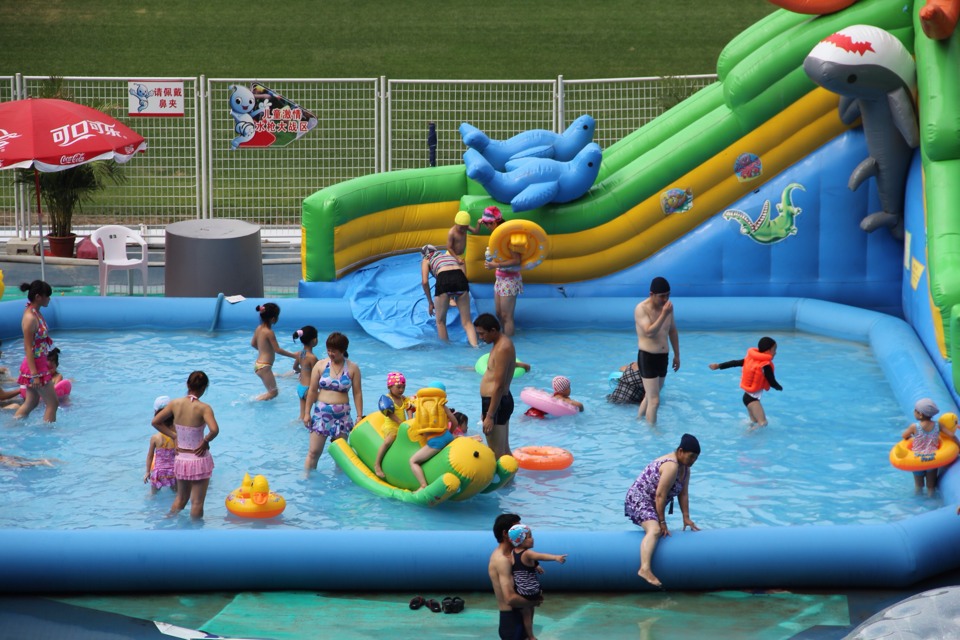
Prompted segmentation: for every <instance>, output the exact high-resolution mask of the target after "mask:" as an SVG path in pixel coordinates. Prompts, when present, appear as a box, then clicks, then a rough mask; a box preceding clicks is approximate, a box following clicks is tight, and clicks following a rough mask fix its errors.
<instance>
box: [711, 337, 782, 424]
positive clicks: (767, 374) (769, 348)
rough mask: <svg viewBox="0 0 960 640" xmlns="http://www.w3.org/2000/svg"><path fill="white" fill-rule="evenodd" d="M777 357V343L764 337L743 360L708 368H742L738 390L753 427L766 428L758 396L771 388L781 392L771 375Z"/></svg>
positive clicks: (715, 364)
mask: <svg viewBox="0 0 960 640" xmlns="http://www.w3.org/2000/svg"><path fill="white" fill-rule="evenodd" d="M775 355H777V342H776V340H774V339H773V338H769V337H767V336H764V337H762V338H760V341H759V342H758V343H757V348H756V349H754V348H753V347H750V349H748V350H747V356H746V357H745V358H744V359H743V360H729V361H727V362H721V363H719V364H718V363H716V362H713V363H711V364H710V365H709V366H710V368H711V369H712V370H714V371H716V370H717V369H729V368H730V367H743V373H742V374H741V375H740V388H741V389H743V406H745V407H746V408H747V413H748V414H749V415H750V422H751V424H752V425H753V426H754V427H765V426H767V414H766V413H765V412H764V410H763V405H761V404H760V396H762V395H763V392H764V391H767V390H769V389H770V387H773V388H774V389H776V390H777V391H783V387H782V386H780V383H779V382H777V379H776V377H774V375H773V356H775Z"/></svg>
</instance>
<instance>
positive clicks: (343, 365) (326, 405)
mask: <svg viewBox="0 0 960 640" xmlns="http://www.w3.org/2000/svg"><path fill="white" fill-rule="evenodd" d="M349 344H350V341H349V340H347V336H345V335H343V334H342V333H340V332H338V331H334V332H333V333H331V334H330V335H329V336H327V357H326V358H323V359H322V360H319V361H318V362H317V364H315V365H314V366H313V371H312V372H311V374H310V384H309V385H308V386H309V389H308V390H307V400H306V406H307V407H308V408H309V409H308V412H307V414H306V415H305V416H304V418H303V426H305V427H306V428H307V429H309V430H310V449H309V451H308V452H307V460H306V462H305V463H304V469H306V470H307V471H311V470H313V469H316V468H317V462H318V461H319V460H320V454H322V453H323V447H324V445H326V443H327V438H330V439H331V440H336V439H337V438H345V437H347V436H348V435H350V431H351V430H352V429H353V418H352V417H351V416H350V398H349V396H348V394H347V392H348V391H350V390H351V389H352V390H353V404H354V406H355V407H356V409H357V419H358V420H360V419H361V418H363V391H362V389H361V385H360V367H358V366H357V365H356V364H355V363H353V362H350V361H349V360H347V347H348V346H349Z"/></svg>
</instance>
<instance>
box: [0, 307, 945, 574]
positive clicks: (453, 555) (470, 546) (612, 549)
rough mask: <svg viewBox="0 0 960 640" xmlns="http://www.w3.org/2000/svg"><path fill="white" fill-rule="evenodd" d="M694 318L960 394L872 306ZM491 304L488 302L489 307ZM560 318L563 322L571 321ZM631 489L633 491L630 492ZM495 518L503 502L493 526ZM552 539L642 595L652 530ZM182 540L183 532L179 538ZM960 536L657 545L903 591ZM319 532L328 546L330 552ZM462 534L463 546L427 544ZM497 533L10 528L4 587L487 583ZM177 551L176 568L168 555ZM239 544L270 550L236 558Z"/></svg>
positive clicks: (11, 326) (911, 389)
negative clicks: (644, 551)
mask: <svg viewBox="0 0 960 640" xmlns="http://www.w3.org/2000/svg"><path fill="white" fill-rule="evenodd" d="M676 302H677V306H678V308H682V309H683V321H682V322H683V327H684V329H687V330H717V329H761V328H762V329H766V330H770V331H789V330H794V329H795V330H799V331H806V332H810V333H816V334H822V335H827V336H832V337H837V338H842V339H845V340H853V341H859V342H862V343H865V344H869V345H870V346H871V348H872V349H873V351H874V353H875V354H876V357H877V359H878V360H879V361H880V362H881V363H882V366H883V369H884V371H885V373H886V375H887V378H888V379H889V381H890V385H891V387H892V389H893V390H894V392H895V394H896V397H897V399H898V401H899V403H900V405H901V407H902V409H903V412H904V415H910V411H911V409H912V407H913V402H914V400H915V399H916V398H917V397H921V396H930V397H932V398H933V399H934V400H935V401H936V402H937V403H938V404H939V405H940V407H941V408H942V410H944V411H956V410H957V409H956V405H955V403H954V402H953V399H952V397H951V395H950V393H949V392H948V390H947V388H946V386H945V385H944V383H943V381H942V379H941V377H940V374H939V372H938V370H937V369H936V367H934V366H932V365H931V363H930V360H929V358H928V357H927V356H926V354H925V352H924V349H923V346H922V344H921V343H920V341H919V339H918V338H917V336H916V334H915V332H914V331H913V330H912V329H911V328H910V326H909V325H907V324H906V322H904V321H903V320H900V319H898V318H894V317H892V316H889V315H884V314H880V313H877V312H874V311H867V310H863V309H858V308H854V307H849V306H843V305H838V304H835V303H830V302H824V301H819V300H810V299H802V298H733V299H731V298H718V297H715V298H686V299H678V300H677V301H676ZM259 303H260V301H258V300H247V301H244V302H241V303H239V304H236V305H226V304H218V302H217V301H216V300H201V299H137V298H130V299H124V298H54V299H53V300H52V301H51V304H50V306H49V307H48V309H47V313H46V315H47V317H48V319H49V322H50V325H51V329H52V330H53V331H64V330H82V329H104V328H111V329H114V330H120V331H123V330H132V329H139V328H167V329H171V330H198V331H203V330H209V329H210V328H211V327H214V328H216V329H224V330H231V329H241V328H243V329H246V328H248V327H249V318H250V316H251V313H252V307H253V306H254V305H256V304H259ZM635 304H636V299H635V298H634V299H628V298H611V299H587V298H567V299H564V298H551V299H545V300H541V301H539V302H538V304H535V305H534V304H527V305H520V306H519V308H518V316H517V320H518V322H519V323H520V324H521V325H522V326H524V327H525V328H531V329H536V328H548V327H551V328H556V327H558V326H562V327H567V328H576V327H594V328H614V329H629V328H631V327H632V311H633V307H634V305H635ZM484 306H486V303H484V304H483V305H481V311H487V310H489V309H488V308H484ZM21 310H22V303H20V302H6V303H2V304H0V335H2V336H5V337H12V336H16V335H17V333H18V332H19V320H18V319H19V317H20V312H21ZM283 312H284V317H285V319H286V320H287V321H288V322H290V323H292V324H307V322H308V321H314V322H315V319H316V318H324V319H325V323H327V324H326V325H325V326H324V327H323V328H321V332H322V331H323V330H327V329H329V328H333V327H336V328H339V329H343V330H348V331H349V330H355V329H356V328H357V325H356V324H355V323H354V321H353V319H352V317H351V314H350V309H349V304H348V303H347V302H346V301H343V300H324V301H321V300H303V299H301V300H286V301H284V305H283ZM558 319H563V320H562V321H561V320H558ZM958 475H960V474H958V473H957V472H956V468H955V467H951V468H949V469H948V470H947V472H946V473H945V474H944V475H943V477H942V481H941V482H942V483H941V489H942V492H943V495H944V500H945V502H947V503H949V504H954V503H956V502H957V501H958V499H960V477H958ZM624 490H625V489H624ZM495 516H496V514H495V513H491V514H490V520H491V524H492V521H493V519H494V517H495ZM537 535H538V540H541V544H543V545H544V546H545V547H548V548H558V549H564V550H566V551H567V552H568V553H569V554H570V557H569V561H568V562H567V564H566V565H565V567H564V570H563V571H558V572H550V573H549V574H547V575H545V576H544V586H545V588H546V589H550V590H558V589H559V590H571V591H583V590H598V591H603V590H613V591H636V590H645V589H647V588H649V587H648V586H647V584H646V582H644V581H643V580H641V579H639V578H638V577H637V574H636V572H637V567H638V558H639V545H640V540H641V538H642V535H643V534H642V531H640V530H639V529H635V530H628V531H601V532H585V531H566V530H564V531H560V530H544V531H538V534H537ZM171 536H176V537H177V540H176V542H172V541H171ZM957 536H960V517H957V516H956V514H955V512H954V508H953V507H952V506H950V507H944V508H942V509H939V510H936V511H933V512H930V513H926V514H923V515H921V516H917V517H913V518H908V519H906V520H902V521H899V522H893V523H890V524H886V525H874V526H854V525H847V526H797V527H749V528H742V529H726V530H705V531H701V532H698V533H696V534H693V533H690V532H677V533H675V534H674V535H673V536H672V537H670V538H669V539H666V540H664V541H663V542H662V543H661V545H660V546H659V548H658V550H657V554H656V556H655V559H654V566H653V570H654V571H655V572H656V573H657V575H658V576H660V577H661V579H662V580H663V581H664V582H665V583H667V584H669V585H670V588H671V589H677V590H699V589H732V588H793V589H796V588H831V589H837V588H841V587H851V588H852V587H880V586H886V587H903V586H907V585H910V584H913V583H915V582H917V581H919V580H923V579H925V578H929V577H932V576H935V575H937V574H939V573H941V572H945V571H952V570H956V569H957V568H958V565H960V555H958V554H950V553H943V550H944V549H945V545H944V542H945V541H949V540H952V539H955V538H956V537H957ZM321 537H322V539H323V547H324V548H325V549H337V550H338V551H337V552H336V553H318V552H317V549H318V547H317V541H318V540H319V539H320V538H321ZM447 537H450V538H456V540H457V544H456V545H436V544H426V543H424V540H436V539H438V538H439V539H445V538H447ZM494 544H495V543H494V540H493V536H492V534H491V533H490V532H489V531H479V532H449V536H448V535H447V534H446V533H444V532H437V531H429V532H426V531H363V530H350V531H310V530H303V531H289V530H282V531H276V530H270V529H269V528H267V529H261V530H192V531H177V532H171V531H113V530H88V531H46V530H43V531H30V530H20V529H6V530H0V564H2V566H3V568H4V576H5V580H3V582H2V589H3V590H4V591H5V592H18V593H23V592H61V593H68V592H94V591H143V592H150V591H165V590H169V591H196V590H202V591H208V590H223V591H230V590H233V591H242V590H263V589H328V590H337V589H339V590H358V591H376V590H397V591H411V590H414V591H426V590H434V591H437V590H447V591H451V590H467V589H471V590H486V589H488V588H489V582H488V579H487V575H486V565H487V561H488V558H489V553H490V551H491V549H492V548H493V546H494ZM171 545H173V547H174V548H176V549H179V550H180V551H178V554H177V558H178V559H177V570H176V571H169V572H160V573H157V572H156V571H154V570H153V569H155V567H157V566H166V563H168V562H169V549H170V548H172V547H171ZM238 549H246V550H252V549H260V550H263V553H243V554H238V553H237V550H238Z"/></svg>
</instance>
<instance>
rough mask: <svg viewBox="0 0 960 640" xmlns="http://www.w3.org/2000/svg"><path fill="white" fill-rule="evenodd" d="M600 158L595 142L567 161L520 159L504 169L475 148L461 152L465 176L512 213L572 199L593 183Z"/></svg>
mask: <svg viewBox="0 0 960 640" xmlns="http://www.w3.org/2000/svg"><path fill="white" fill-rule="evenodd" d="M602 159H603V152H602V151H601V150H600V145H598V144H597V143H595V142H591V143H590V144H588V145H587V146H586V147H584V148H583V149H582V150H581V151H580V153H578V154H577V155H576V156H575V157H574V158H573V159H572V160H570V161H569V162H559V161H557V160H550V159H548V158H520V159H516V160H510V161H509V162H507V165H506V169H507V171H506V172H501V171H497V170H496V169H495V168H494V166H493V165H492V164H490V163H489V162H488V161H487V159H486V158H484V157H483V156H482V155H481V154H480V152H479V151H476V150H475V149H467V151H466V153H464V154H463V160H464V162H465V163H466V165H467V177H468V178H470V179H471V180H476V181H477V182H479V183H480V184H481V185H483V187H484V189H486V190H487V193H489V194H490V195H491V196H492V197H493V198H494V199H495V200H497V201H498V202H503V203H510V206H511V207H512V208H513V210H514V212H520V211H529V210H531V209H536V208H537V207H542V206H543V205H545V204H550V203H551V202H570V201H572V200H576V199H577V198H579V197H580V196H582V195H583V194H585V193H586V192H587V191H589V190H590V187H592V186H593V183H594V182H596V180H597V174H598V173H599V172H600V161H601V160H602Z"/></svg>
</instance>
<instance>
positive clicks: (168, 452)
mask: <svg viewBox="0 0 960 640" xmlns="http://www.w3.org/2000/svg"><path fill="white" fill-rule="evenodd" d="M169 402H170V398H169V397H167V396H160V397H158V398H157V399H156V400H154V401H153V415H157V414H158V413H160V411H161V410H162V409H163V408H164V407H165V406H167V404H168V403H169ZM166 426H167V427H172V426H173V419H172V418H171V419H170V420H169V421H168V422H167V425H166ZM176 457H177V441H176V440H173V439H171V438H170V437H168V436H165V435H163V434H162V433H155V434H153V436H152V437H151V438H150V448H149V449H148V450H147V472H146V473H144V474H143V482H144V484H146V483H147V482H149V483H150V490H151V493H156V492H157V491H159V490H160V489H163V488H164V487H170V488H171V489H173V490H174V491H176V490H177V476H176V474H175V473H174V470H173V462H174V459H175V458H176Z"/></svg>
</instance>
